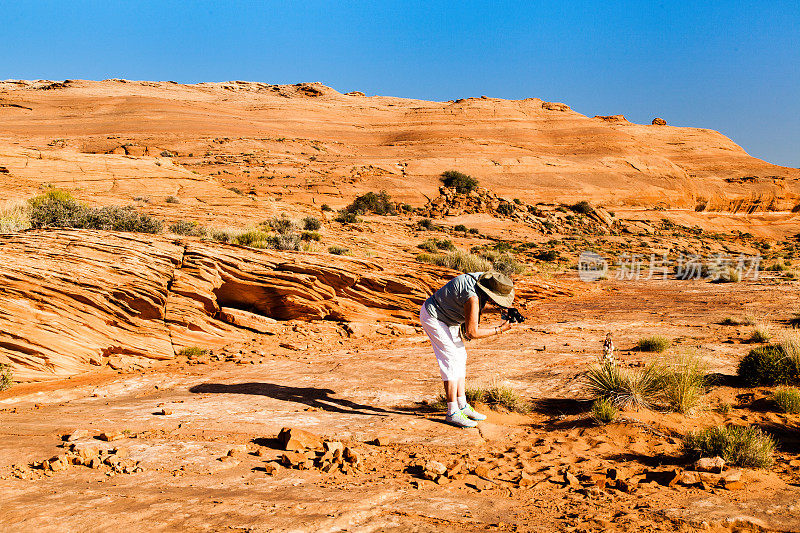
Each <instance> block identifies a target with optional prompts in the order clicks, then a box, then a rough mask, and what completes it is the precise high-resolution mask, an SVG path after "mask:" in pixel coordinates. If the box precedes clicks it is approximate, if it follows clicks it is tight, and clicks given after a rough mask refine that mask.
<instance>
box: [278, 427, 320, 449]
mask: <svg viewBox="0 0 800 533" xmlns="http://www.w3.org/2000/svg"><path fill="white" fill-rule="evenodd" d="M278 442H280V445H281V448H283V449H284V450H289V451H293V450H307V449H312V450H319V449H321V448H322V446H323V441H322V438H321V437H319V436H317V435H314V434H313V433H310V432H308V431H304V430H302V429H297V428H283V429H282V430H281V432H280V433H279V434H278Z"/></svg>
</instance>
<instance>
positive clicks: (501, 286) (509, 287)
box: [478, 270, 514, 307]
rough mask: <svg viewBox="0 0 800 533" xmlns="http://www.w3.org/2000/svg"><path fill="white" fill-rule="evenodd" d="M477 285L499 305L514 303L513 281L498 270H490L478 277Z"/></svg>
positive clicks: (504, 305) (505, 305)
mask: <svg viewBox="0 0 800 533" xmlns="http://www.w3.org/2000/svg"><path fill="white" fill-rule="evenodd" d="M478 287H480V288H481V289H482V290H483V292H485V293H486V296H488V297H489V298H490V299H491V300H492V301H493V302H494V303H496V304H497V305H499V306H500V307H511V306H512V305H513V304H514V282H513V281H512V280H511V278H510V277H508V276H506V275H505V274H502V273H500V272H495V271H493V270H490V271H489V272H484V273H483V274H482V275H481V277H480V278H478Z"/></svg>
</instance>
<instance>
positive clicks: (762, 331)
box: [750, 324, 772, 343]
mask: <svg viewBox="0 0 800 533" xmlns="http://www.w3.org/2000/svg"><path fill="white" fill-rule="evenodd" d="M771 340H772V331H771V330H770V329H769V326H767V325H766V324H756V326H755V327H754V328H753V334H752V335H751V336H750V342H759V343H763V342H769V341H771Z"/></svg>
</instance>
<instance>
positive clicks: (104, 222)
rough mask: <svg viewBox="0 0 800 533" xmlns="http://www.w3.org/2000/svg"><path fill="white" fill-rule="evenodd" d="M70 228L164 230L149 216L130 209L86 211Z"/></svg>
mask: <svg viewBox="0 0 800 533" xmlns="http://www.w3.org/2000/svg"><path fill="white" fill-rule="evenodd" d="M72 227H75V228H86V229H102V230H113V231H130V232H137V233H160V232H161V231H162V230H163V229H164V223H163V222H161V221H160V220H158V219H156V218H153V217H151V216H150V215H145V214H142V213H137V212H136V211H135V210H134V209H133V208H132V207H101V208H99V209H98V208H88V209H86V211H85V212H84V214H83V216H82V217H81V218H80V219H79V220H77V221H76V224H75V225H74V226H72Z"/></svg>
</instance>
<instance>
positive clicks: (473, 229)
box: [467, 228, 480, 235]
mask: <svg viewBox="0 0 800 533" xmlns="http://www.w3.org/2000/svg"><path fill="white" fill-rule="evenodd" d="M467 231H468V232H469V233H471V234H472V235H477V234H478V233H480V231H479V230H478V228H469V229H468V230H467Z"/></svg>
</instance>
